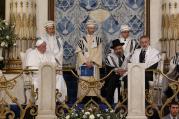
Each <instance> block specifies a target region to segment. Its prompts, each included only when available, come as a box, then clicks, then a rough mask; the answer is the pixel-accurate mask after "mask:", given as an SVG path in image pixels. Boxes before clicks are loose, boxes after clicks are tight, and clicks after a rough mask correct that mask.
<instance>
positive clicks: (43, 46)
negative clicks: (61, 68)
mask: <svg viewBox="0 0 179 119" xmlns="http://www.w3.org/2000/svg"><path fill="white" fill-rule="evenodd" d="M37 49H38V51H39V52H40V53H42V54H44V53H45V52H46V43H45V42H43V43H42V44H41V45H39V46H37Z"/></svg>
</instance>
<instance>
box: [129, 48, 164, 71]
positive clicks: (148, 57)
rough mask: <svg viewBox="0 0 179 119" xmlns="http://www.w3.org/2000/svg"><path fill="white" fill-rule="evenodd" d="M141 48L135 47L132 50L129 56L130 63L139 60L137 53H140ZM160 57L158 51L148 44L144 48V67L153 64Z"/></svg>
mask: <svg viewBox="0 0 179 119" xmlns="http://www.w3.org/2000/svg"><path fill="white" fill-rule="evenodd" d="M141 50H142V48H140V49H136V50H135V51H134V54H133V55H132V57H131V60H130V61H131V63H140V62H139V55H140V53H141ZM160 59H161V56H160V52H159V51H158V50H156V49H155V48H152V47H151V46H149V47H148V48H147V49H146V54H145V69H147V68H149V67H150V66H152V65H153V64H155V63H157V62H159V61H160Z"/></svg>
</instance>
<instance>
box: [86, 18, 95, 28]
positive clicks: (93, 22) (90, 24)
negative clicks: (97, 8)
mask: <svg viewBox="0 0 179 119" xmlns="http://www.w3.org/2000/svg"><path fill="white" fill-rule="evenodd" d="M86 26H87V27H88V26H93V27H95V26H96V23H95V21H94V20H88V21H87V23H86Z"/></svg>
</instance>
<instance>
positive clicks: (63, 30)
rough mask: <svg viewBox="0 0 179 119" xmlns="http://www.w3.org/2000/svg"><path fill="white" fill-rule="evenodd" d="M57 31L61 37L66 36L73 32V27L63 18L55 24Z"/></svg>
mask: <svg viewBox="0 0 179 119" xmlns="http://www.w3.org/2000/svg"><path fill="white" fill-rule="evenodd" d="M57 31H58V32H59V33H60V34H62V35H68V34H69V33H71V32H72V31H74V25H73V23H72V22H71V21H70V20H69V19H68V18H67V17H64V18H63V19H62V20H61V21H59V22H58V23H57Z"/></svg>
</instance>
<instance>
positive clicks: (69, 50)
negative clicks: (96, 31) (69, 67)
mask: <svg viewBox="0 0 179 119" xmlns="http://www.w3.org/2000/svg"><path fill="white" fill-rule="evenodd" d="M63 50H64V56H63V58H64V59H65V60H67V59H69V58H71V57H73V56H74V53H75V49H74V48H73V47H72V46H71V45H70V44H68V42H67V41H65V42H64V45H63Z"/></svg>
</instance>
